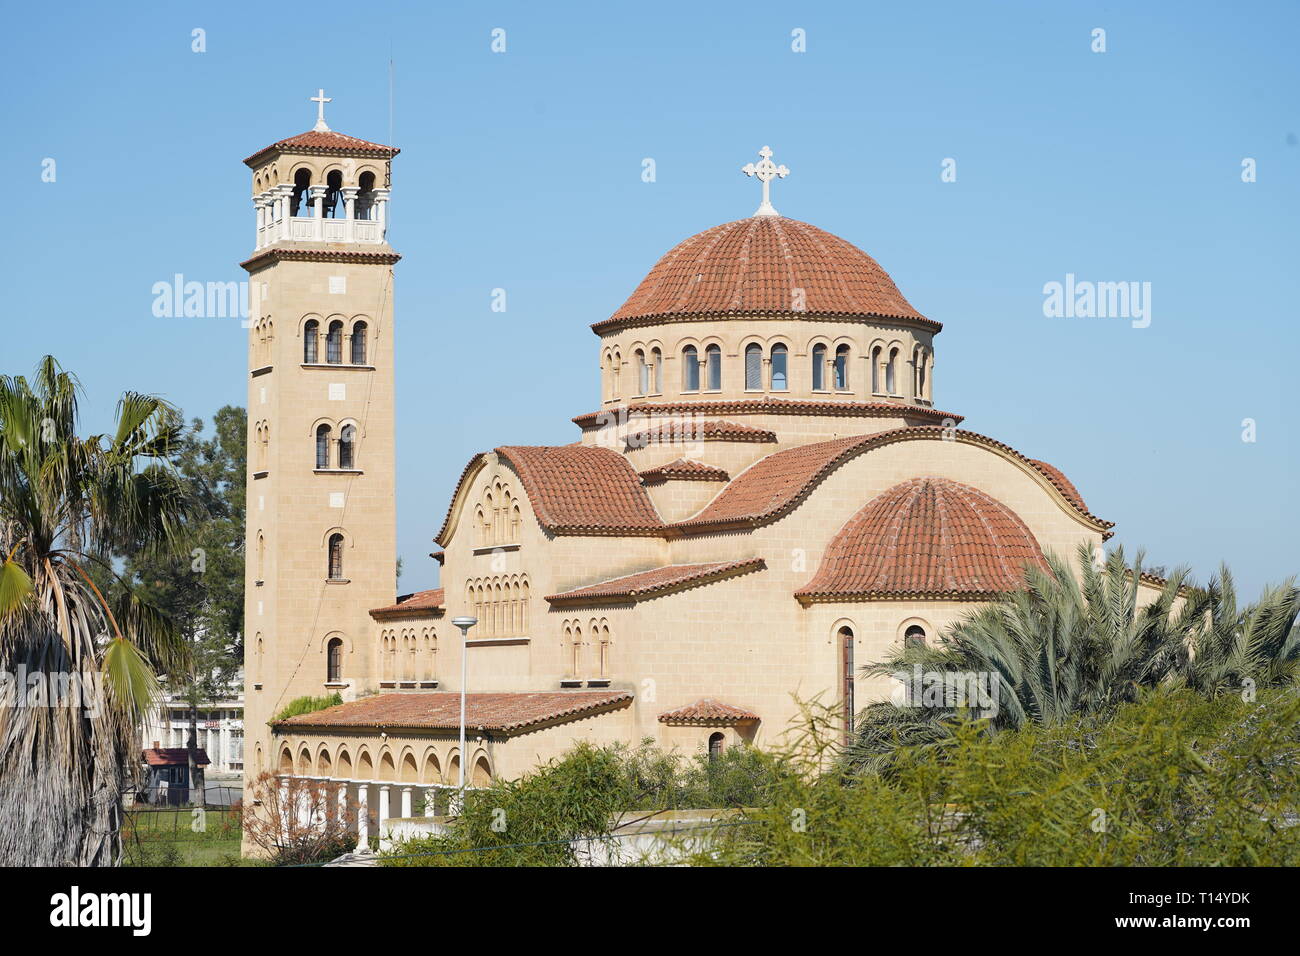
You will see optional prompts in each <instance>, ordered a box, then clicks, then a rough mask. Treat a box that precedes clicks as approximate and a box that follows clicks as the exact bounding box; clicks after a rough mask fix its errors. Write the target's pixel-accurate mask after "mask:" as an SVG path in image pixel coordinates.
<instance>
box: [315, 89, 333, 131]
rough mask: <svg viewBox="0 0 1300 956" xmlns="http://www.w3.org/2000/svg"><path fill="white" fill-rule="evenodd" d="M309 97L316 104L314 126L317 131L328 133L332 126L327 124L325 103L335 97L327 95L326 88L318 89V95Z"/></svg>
mask: <svg viewBox="0 0 1300 956" xmlns="http://www.w3.org/2000/svg"><path fill="white" fill-rule="evenodd" d="M309 99H310V100H311V101H312V102H313V103H315V104H316V126H315V127H314V129H315V132H317V133H328V132H329V131H330V128H329V127H328V126H326V125H325V104H326V103H331V102H333V101H334V97H332V96H326V95H325V91H324V90H317V91H316V95H315V96H312V97H309Z"/></svg>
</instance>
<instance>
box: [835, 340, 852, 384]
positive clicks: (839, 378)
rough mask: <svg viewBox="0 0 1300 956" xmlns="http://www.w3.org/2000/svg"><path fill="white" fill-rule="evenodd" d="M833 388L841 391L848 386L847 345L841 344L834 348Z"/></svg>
mask: <svg viewBox="0 0 1300 956" xmlns="http://www.w3.org/2000/svg"><path fill="white" fill-rule="evenodd" d="M835 388H836V389H837V390H839V391H841V392H844V391H848V388H849V347H848V345H841V346H839V347H838V348H836V349H835Z"/></svg>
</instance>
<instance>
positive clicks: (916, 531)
mask: <svg viewBox="0 0 1300 956" xmlns="http://www.w3.org/2000/svg"><path fill="white" fill-rule="evenodd" d="M1026 563H1029V564H1032V565H1035V566H1037V567H1039V568H1043V569H1044V570H1046V568H1047V561H1046V559H1044V557H1043V552H1042V550H1041V549H1040V548H1039V547H1038V542H1037V541H1035V540H1034V536H1033V535H1032V534H1031V533H1030V531H1029V529H1028V528H1027V527H1025V523H1024V522H1023V521H1021V520H1020V518H1019V517H1017V515H1016V514H1015V513H1014V512H1013V511H1011V509H1009V508H1008V507H1007V506H1006V505H1004V504H1002V503H1001V502H1000V501H998V500H996V499H995V498H991V497H989V496H988V495H986V494H984V492H982V491H979V490H978V489H976V488H972V487H971V486H970V485H963V484H960V483H959V482H956V481H951V480H949V479H947V478H937V477H926V478H913V479H911V480H909V481H904V482H902V483H901V484H897V485H894V486H893V487H892V488H890V489H889V490H888V491H885V492H884V493H882V494H880V495H878V496H877V497H875V498H873V499H872V500H871V501H870V502H868V503H867V505H866V506H865V507H864V508H863V509H862V510H861V511H859V512H858V513H857V514H856V515H854V516H853V517H852V518H850V519H849V521H848V522H847V523H846V524H845V525H844V527H842V528H841V529H840V530H839V532H837V533H836V535H835V537H834V539H833V540H832V541H831V543H830V545H829V546H828V547H827V549H826V554H825V557H824V558H823V559H822V563H821V567H820V568H818V569H817V574H816V576H815V577H814V578H813V579H812V580H811V581H809V582H808V584H807V585H806V586H805V587H804V588H803V589H802V590H800V591H799V592H797V594H796V596H797V597H800V598H802V599H806V600H818V599H820V600H827V599H831V600H833V599H835V598H848V597H869V596H875V595H881V596H883V595H897V596H905V595H917V596H921V595H967V596H974V595H985V596H987V595H992V594H994V593H999V592H1003V591H1010V590H1014V589H1015V588H1018V587H1020V586H1022V585H1023V584H1024V581H1025V575H1024V567H1025V564H1026Z"/></svg>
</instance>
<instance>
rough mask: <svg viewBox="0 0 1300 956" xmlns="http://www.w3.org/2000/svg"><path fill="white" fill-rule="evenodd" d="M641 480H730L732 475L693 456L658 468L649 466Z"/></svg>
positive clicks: (655, 483) (644, 482)
mask: <svg viewBox="0 0 1300 956" xmlns="http://www.w3.org/2000/svg"><path fill="white" fill-rule="evenodd" d="M640 474H641V482H642V483H643V484H647V485H657V484H663V483H664V482H665V481H730V480H731V476H730V475H728V474H727V473H726V472H725V471H723V470H722V469H721V468H715V467H714V466H713V465H706V464H705V463H704V462H702V461H696V460H695V459H693V458H678V459H677V460H676V461H670V462H668V464H666V465H660V466H659V467H658V468H647V469H646V470H645V471H643V472H641V473H640Z"/></svg>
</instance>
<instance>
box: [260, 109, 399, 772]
mask: <svg viewBox="0 0 1300 956" xmlns="http://www.w3.org/2000/svg"><path fill="white" fill-rule="evenodd" d="M311 100H312V102H314V103H315V104H316V105H317V122H316V126H315V127H314V128H313V129H311V130H309V131H307V132H305V133H301V134H299V135H297V136H291V137H289V138H287V139H282V140H280V141H278V142H276V143H272V144H271V145H270V146H268V147H266V148H265V149H262V150H260V151H258V152H257V153H254V154H253V155H252V156H250V157H248V158H247V159H246V160H244V163H245V165H247V166H248V167H249V168H250V169H251V170H252V174H253V205H254V207H255V209H256V231H255V240H254V252H253V255H252V257H251V258H249V259H248V260H246V261H245V262H243V263H242V265H243V267H244V269H245V270H247V272H248V274H249V306H250V314H249V325H250V329H249V352H248V376H249V377H248V485H247V487H248V515H247V542H246V543H247V551H246V563H245V567H246V570H245V608H244V609H245V618H244V619H245V661H244V664H245V667H244V672H245V685H246V686H245V713H246V718H247V730H246V734H247V736H246V748H247V752H246V754H245V768H246V774H247V775H248V776H249V777H254V776H256V775H257V774H259V773H261V772H262V771H265V770H277V769H281V768H278V767H276V766H275V765H274V764H273V762H272V761H273V758H272V756H271V751H270V749H269V738H270V731H269V728H268V726H267V722H268V721H269V720H271V719H272V718H273V717H274V716H275V715H276V714H277V713H278V712H279V711H281V710H282V709H284V707H285V706H286V705H287V704H289V702H290V701H292V700H294V699H295V698H298V697H305V696H310V697H320V696H324V695H329V694H332V693H335V692H337V693H339V694H340V695H341V696H342V697H343V698H344V699H345V700H348V699H351V698H352V697H353V696H354V695H355V693H356V691H357V690H358V689H359V688H362V687H364V686H366V683H367V681H368V680H369V677H370V674H371V672H372V670H373V668H374V661H373V653H372V649H371V640H370V634H371V630H370V626H371V623H372V622H371V620H370V618H369V614H368V612H369V609H370V608H374V607H379V606H382V605H385V604H389V603H391V602H392V600H393V596H394V593H395V591H396V581H395V562H396V552H397V546H396V514H395V506H394V497H395V489H394V474H393V472H394V453H393V328H394V323H393V266H394V264H395V263H396V262H397V261H398V259H399V258H400V256H399V255H398V254H397V253H396V252H394V251H393V249H392V247H391V246H390V245H389V244H388V239H387V221H388V202H389V195H390V184H391V171H392V159H393V157H394V156H395V155H397V152H398V150H397V149H396V148H394V147H392V146H385V145H382V144H379V143H372V142H368V141H366V140H363V139H358V138H356V137H354V136H348V135H346V134H344V133H340V132H336V131H334V130H332V129H330V128H329V126H328V125H326V123H325V104H326V103H328V102H331V98H329V97H326V96H325V91H324V90H320V91H319V92H318V94H317V95H316V96H314V97H312V98H311Z"/></svg>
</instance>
